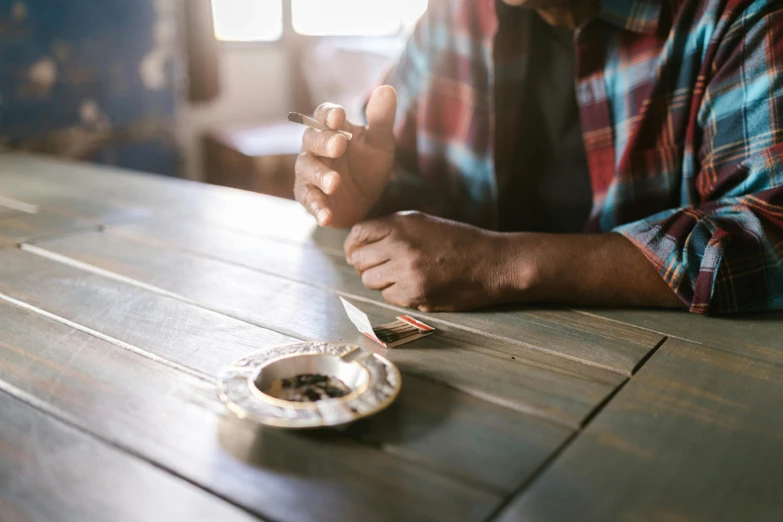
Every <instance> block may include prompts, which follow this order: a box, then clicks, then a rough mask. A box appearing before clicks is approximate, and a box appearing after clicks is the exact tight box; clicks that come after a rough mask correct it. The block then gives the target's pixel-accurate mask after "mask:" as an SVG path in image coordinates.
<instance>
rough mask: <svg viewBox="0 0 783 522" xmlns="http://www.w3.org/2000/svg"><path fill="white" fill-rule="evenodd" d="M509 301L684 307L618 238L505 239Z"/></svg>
mask: <svg viewBox="0 0 783 522" xmlns="http://www.w3.org/2000/svg"><path fill="white" fill-rule="evenodd" d="M509 245H510V249H511V251H510V255H509V256H508V260H509V261H508V262H509V263H510V264H511V268H510V272H511V274H512V275H511V278H510V279H509V280H508V282H509V288H510V291H509V292H510V293H509V294H508V298H509V300H511V301H526V302H541V303H568V304H580V305H596V306H650V307H666V308H682V307H684V305H683V303H682V301H681V300H680V299H679V298H678V297H677V296H676V294H675V293H674V292H673V291H672V290H671V289H670V288H669V286H668V285H667V284H666V283H665V282H664V281H663V279H662V278H661V277H660V275H659V274H658V273H657V271H656V270H655V268H654V267H653V266H652V264H650V262H649V261H648V260H647V259H646V258H645V257H644V255H643V254H642V253H641V252H640V251H639V250H638V249H637V248H636V247H635V246H634V245H633V244H632V243H631V242H630V241H628V240H627V239H626V238H624V237H623V236H621V235H619V234H563V235H561V234H558V235H555V234H535V233H520V234H512V235H510V236H509Z"/></svg>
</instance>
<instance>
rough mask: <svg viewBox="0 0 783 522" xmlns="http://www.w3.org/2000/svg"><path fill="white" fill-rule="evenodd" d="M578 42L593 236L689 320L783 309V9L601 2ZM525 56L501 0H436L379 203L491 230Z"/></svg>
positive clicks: (752, 2) (414, 53)
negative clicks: (617, 238) (616, 246)
mask: <svg viewBox="0 0 783 522" xmlns="http://www.w3.org/2000/svg"><path fill="white" fill-rule="evenodd" d="M575 42H576V53H577V71H576V78H575V81H576V94H577V102H578V104H579V107H580V115H581V124H582V129H583V136H584V143H585V149H586V152H587V159H588V165H589V169H590V177H591V182H592V188H593V200H594V205H593V210H592V213H591V217H590V220H589V222H588V224H587V226H586V231H587V232H617V233H620V234H622V235H624V236H625V237H627V238H628V239H629V240H631V241H632V242H633V244H634V245H636V246H637V247H638V248H639V249H640V250H641V251H642V252H643V253H644V255H645V256H646V257H647V258H648V259H649V260H650V262H651V263H652V264H653V265H654V266H655V267H656V268H657V270H658V271H659V273H660V275H661V277H662V278H663V279H664V280H665V281H666V283H668V284H669V286H670V287H671V288H672V289H673V290H674V291H675V292H676V293H677V295H679V297H680V298H681V299H682V300H683V302H685V303H686V304H687V305H688V306H689V308H690V310H691V311H693V312H700V313H706V312H708V311H709V312H738V311H750V310H764V309H776V308H783V3H782V2H780V1H779V0H669V1H668V2H664V1H663V0H604V1H603V5H602V7H601V11H600V14H599V16H598V17H597V19H595V20H594V21H592V22H591V23H589V24H587V25H585V26H584V27H582V28H580V29H579V30H577V31H576V33H575ZM530 52H535V42H530V41H528V40H527V39H526V33H525V27H524V24H520V22H519V20H518V19H517V18H515V17H514V16H506V15H502V16H499V15H498V12H497V11H496V6H495V3H494V0H430V6H429V9H428V12H427V14H425V16H424V17H423V18H422V19H421V20H420V21H419V23H418V25H417V26H416V29H415V31H414V33H413V35H412V36H411V38H410V40H409V42H408V44H407V46H406V48H405V50H404V51H403V54H402V56H401V57H400V60H399V62H398V63H397V65H396V66H395V67H394V68H393V69H392V71H391V72H390V73H389V76H388V77H387V82H388V83H390V84H392V85H394V86H395V87H396V88H397V91H398V93H399V106H398V111H397V121H396V133H397V137H398V146H397V166H396V169H395V173H394V175H393V177H392V182H391V183H390V184H389V187H388V189H387V193H386V194H385V196H384V198H383V200H382V203H381V206H380V208H379V211H380V212H392V211H396V210H403V209H418V210H421V211H423V212H429V213H432V214H437V215H440V216H444V217H448V218H452V219H457V220H460V221H465V222H470V223H474V224H478V225H481V226H484V227H487V228H494V227H496V226H497V185H498V179H502V178H503V176H511V175H524V165H514V164H513V161H514V157H515V155H514V149H515V148H516V147H519V146H524V145H523V144H520V142H519V141H520V139H519V135H518V132H519V129H518V127H519V122H520V120H521V118H522V117H523V114H522V113H521V112H520V105H521V100H522V97H523V94H524V93H523V92H522V89H523V85H524V81H525V77H524V76H525V69H526V68H525V61H526V59H527V56H528V53H530ZM566 190H567V188H566Z"/></svg>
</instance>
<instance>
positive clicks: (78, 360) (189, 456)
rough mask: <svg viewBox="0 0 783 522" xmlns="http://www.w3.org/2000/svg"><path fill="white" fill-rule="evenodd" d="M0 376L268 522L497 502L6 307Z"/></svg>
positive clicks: (0, 317) (442, 511)
mask: <svg viewBox="0 0 783 522" xmlns="http://www.w3.org/2000/svg"><path fill="white" fill-rule="evenodd" d="M0 377H2V380H3V381H4V382H5V383H6V384H5V386H6V387H11V388H12V389H15V390H17V392H18V393H24V394H28V395H31V396H34V397H35V398H36V399H37V400H39V401H42V402H44V403H45V404H46V408H47V409H48V410H49V411H50V413H54V414H57V415H59V416H61V417H63V418H66V419H68V420H69V421H70V422H72V423H74V424H75V425H78V426H79V427H81V428H83V429H85V430H89V431H90V432H93V433H95V434H96V435H98V436H100V437H102V438H104V439H106V440H109V441H112V442H113V443H114V444H116V445H117V446H119V447H122V448H126V449H128V450H131V451H133V452H134V453H136V454H138V455H140V456H143V457H144V458H145V459H147V460H150V461H152V462H156V463H158V464H159V465H160V466H163V467H165V468H167V469H170V470H172V471H173V472H174V473H176V474H178V475H181V476H182V477H185V478H187V479H188V480H190V481H193V482H195V483H198V484H200V485H202V486H203V487H205V488H207V489H209V490H210V491H214V492H216V493H217V494H219V495H221V496H223V497H226V498H230V499H231V500H232V501H233V502H235V503H237V504H239V505H242V506H244V507H246V508H247V509H250V510H252V511H254V512H256V513H258V514H260V515H262V516H265V517H269V518H272V519H275V520H287V521H301V520H318V521H320V520H339V521H342V520H346V519H352V520H446V521H449V520H480V519H483V518H484V517H485V516H486V515H487V514H488V512H489V511H490V510H491V509H492V508H493V507H494V506H495V505H496V504H497V502H498V500H499V497H498V496H497V495H495V494H492V493H489V492H487V491H485V490H484V489H482V488H479V487H477V486H476V484H471V485H470V486H467V485H463V484H462V483H461V482H459V481H457V480H454V479H451V478H448V477H447V476H445V475H441V474H438V473H435V472H432V471H429V470H427V469H426V467H425V466H423V465H422V464H421V463H408V462H407V461H406V460H405V459H401V458H398V457H395V456H392V455H391V454H388V453H385V452H382V451H378V450H376V449H373V448H371V447H367V446H363V445H359V444H356V443H354V442H351V441H350V440H348V439H346V438H345V437H342V436H340V435H339V434H337V433H334V432H332V431H328V430H320V431H318V430H316V431H310V432H307V433H296V432H290V431H283V430H275V429H259V428H257V427H256V426H254V425H252V424H251V423H247V422H241V421H238V420H235V419H234V418H232V416H230V415H229V414H228V413H227V412H226V410H225V408H223V406H222V405H221V404H220V403H219V401H218V400H217V398H216V394H215V390H214V385H213V384H211V383H210V382H205V381H204V380H201V379H198V378H195V377H193V376H190V375H187V374H184V373H182V372H178V371H176V370H173V369H171V368H167V367H165V366H161V365H159V364H157V363H155V362H153V361H150V360H148V359H145V358H143V357H139V356H138V355H136V354H134V353H132V352H130V351H127V350H123V349H121V348H119V347H117V346H114V345H111V344H108V343H106V342H103V341H101V340H99V339H96V338H95V337H92V336H90V335H86V334H84V333H83V332H80V331H76V330H73V329H72V328H70V327H68V326H66V325H63V324H61V323H58V322H55V321H52V320H50V319H47V318H45V317H42V316H40V315H37V314H33V313H31V312H29V311H27V310H23V309H20V308H18V307H15V306H11V305H9V304H7V303H3V302H0ZM521 429H522V428H521V427H520V428H519V429H518V430H515V432H519V431H521ZM422 430H423V431H426V427H423V428H422Z"/></svg>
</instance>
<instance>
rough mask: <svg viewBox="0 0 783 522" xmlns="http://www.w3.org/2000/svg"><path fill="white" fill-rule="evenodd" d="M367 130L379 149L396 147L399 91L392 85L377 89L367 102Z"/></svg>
mask: <svg viewBox="0 0 783 522" xmlns="http://www.w3.org/2000/svg"><path fill="white" fill-rule="evenodd" d="M366 113H367V129H368V132H369V135H370V140H371V142H372V144H373V145H374V146H376V147H379V148H393V147H394V119H395V117H396V113H397V91H395V90H394V87H392V86H391V85H381V86H380V87H378V88H377V89H375V90H374V91H373V93H372V95H371V96H370V101H368V102H367V108H366Z"/></svg>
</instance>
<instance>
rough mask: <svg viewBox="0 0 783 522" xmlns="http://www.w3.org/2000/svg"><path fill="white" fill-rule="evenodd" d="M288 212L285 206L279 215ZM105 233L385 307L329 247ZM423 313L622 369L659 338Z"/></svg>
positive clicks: (496, 315)
mask: <svg viewBox="0 0 783 522" xmlns="http://www.w3.org/2000/svg"><path fill="white" fill-rule="evenodd" d="M290 213H291V209H290V208H289V209H288V211H287V212H286V213H285V216H288V215H289V214H290ZM279 220H280V218H278V220H277V221H279ZM282 220H283V221H285V220H286V219H285V218H282ZM277 221H272V220H270V221H268V222H267V223H268V226H270V227H271V226H273V224H274V223H276V222H277ZM109 232H110V233H123V234H128V235H133V236H135V237H141V238H145V239H152V240H155V241H158V242H161V243H163V244H168V245H172V246H176V247H177V248H181V249H184V250H187V251H189V252H194V253H198V254H200V255H206V256H211V257H215V258H218V259H222V260H225V261H229V262H232V263H236V264H239V265H242V266H246V267H248V268H252V269H255V270H260V271H264V272H267V273H271V274H277V275H281V276H284V277H287V278H290V279H293V280H295V281H300V282H304V283H307V284H311V285H315V286H318V287H322V288H328V289H333V290H336V291H339V292H340V293H343V294H346V295H353V296H359V297H361V298H364V299H369V300H372V301H373V302H376V303H378V304H380V305H382V306H385V305H384V303H383V300H382V297H381V295H380V293H379V292H374V291H371V290H368V289H366V288H365V287H364V286H363V285H362V284H361V279H360V278H359V277H358V276H357V275H356V273H355V272H354V270H353V268H351V267H350V266H348V265H347V264H346V263H345V260H344V258H343V256H342V254H334V253H333V252H332V251H331V250H329V249H319V248H306V249H303V248H301V247H300V246H299V245H295V244H285V243H282V242H279V241H270V240H269V239H266V238H261V237H253V236H249V235H247V234H241V233H236V232H231V231H227V230H224V229H220V228H217V227H210V226H205V225H203V224H198V225H195V224H193V223H190V222H185V221H173V220H169V219H154V220H150V221H143V222H137V223H133V224H129V225H123V226H118V227H111V228H110V230H109ZM423 315H424V316H425V317H429V318H430V319H431V320H432V321H438V322H443V321H446V322H448V323H450V324H452V325H458V326H462V327H465V328H470V329H472V330H474V331H478V332H482V333H491V335H493V336H495V337H501V338H504V339H508V340H510V341H512V342H514V343H517V344H523V345H526V346H530V347H534V348H537V349H539V350H543V351H546V352H549V353H552V354H556V355H560V356H563V357H567V358H571V359H574V360H578V361H582V362H585V363H588V364H591V365H595V366H598V367H603V368H606V369H609V370H612V371H615V372H617V373H620V374H622V375H626V376H627V375H630V374H631V372H632V371H633V369H634V368H635V367H636V365H637V364H638V363H639V361H640V360H642V359H643V358H644V356H645V355H646V354H647V353H648V352H649V351H650V350H651V349H652V348H654V347H655V346H656V345H657V344H658V343H659V342H660V341H661V339H662V338H663V336H661V335H657V334H654V333H651V332H648V331H645V330H641V329H638V328H633V327H630V326H626V325H622V324H618V323H617V322H613V321H606V320H602V319H598V318H590V317H584V316H580V315H578V314H573V313H572V312H570V311H567V310H555V309H550V310H536V309H532V308H527V309H524V308H519V307H512V308H507V309H497V310H484V311H478V312H473V313H470V314H464V313H460V314H453V313H440V314H423Z"/></svg>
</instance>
